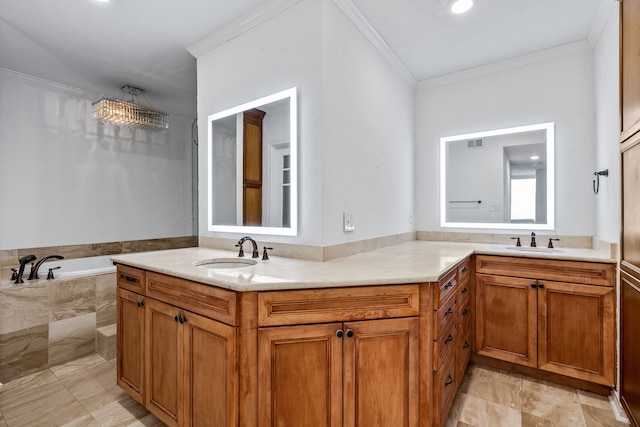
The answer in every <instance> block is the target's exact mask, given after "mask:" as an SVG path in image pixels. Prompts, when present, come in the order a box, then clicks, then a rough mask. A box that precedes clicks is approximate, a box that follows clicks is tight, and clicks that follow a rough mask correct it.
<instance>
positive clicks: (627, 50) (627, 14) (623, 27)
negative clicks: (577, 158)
mask: <svg viewBox="0 0 640 427" xmlns="http://www.w3.org/2000/svg"><path fill="white" fill-rule="evenodd" d="M639 74H640V3H638V2H637V1H621V2H620V119H621V123H620V132H621V135H620V141H624V140H625V139H627V138H628V137H629V136H631V135H632V134H634V133H635V132H637V131H638V130H639V129H640V78H638V75H639Z"/></svg>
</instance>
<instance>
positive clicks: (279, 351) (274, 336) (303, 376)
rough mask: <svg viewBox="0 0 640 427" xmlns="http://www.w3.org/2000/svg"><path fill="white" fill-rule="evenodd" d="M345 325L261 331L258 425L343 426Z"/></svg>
mask: <svg viewBox="0 0 640 427" xmlns="http://www.w3.org/2000/svg"><path fill="white" fill-rule="evenodd" d="M338 330H342V324H341V323H331V324H321V325H304V326H281V327H277V328H265V329H260V330H259V331H258V389H259V393H258V394H259V397H258V399H259V402H258V425H259V426H260V427H278V426H294V425H295V426H314V427H323V426H327V427H329V426H330V427H339V426H342V404H343V402H342V396H343V393H342V343H343V339H344V338H339V337H338V336H337V335H336V331H338Z"/></svg>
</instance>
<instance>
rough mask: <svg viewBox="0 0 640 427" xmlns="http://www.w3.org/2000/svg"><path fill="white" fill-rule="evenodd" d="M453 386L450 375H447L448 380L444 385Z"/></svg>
mask: <svg viewBox="0 0 640 427" xmlns="http://www.w3.org/2000/svg"><path fill="white" fill-rule="evenodd" d="M450 384H453V377H452V376H451V374H449V378H447V382H446V383H444V385H450Z"/></svg>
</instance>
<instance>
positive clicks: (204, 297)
mask: <svg viewBox="0 0 640 427" xmlns="http://www.w3.org/2000/svg"><path fill="white" fill-rule="evenodd" d="M146 282H147V284H146V289H147V296H148V297H150V298H154V299H157V300H160V301H163V302H166V303H167V304H171V305H174V306H176V307H182V308H184V309H185V310H189V311H191V312H193V313H197V314H201V315H203V316H206V317H209V318H211V319H215V320H219V321H221V322H224V323H227V324H229V325H237V324H238V319H237V294H236V292H234V291H229V290H227V289H221V288H217V287H215V286H211V285H205V284H203V283H197V282H192V281H190V280H185V279H180V278H177V277H171V276H166V275H164V274H159V273H154V272H151V271H150V272H148V273H147V276H146Z"/></svg>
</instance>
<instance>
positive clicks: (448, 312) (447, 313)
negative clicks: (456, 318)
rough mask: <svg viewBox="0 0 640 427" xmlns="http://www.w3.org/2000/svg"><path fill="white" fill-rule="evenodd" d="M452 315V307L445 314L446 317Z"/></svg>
mask: <svg viewBox="0 0 640 427" xmlns="http://www.w3.org/2000/svg"><path fill="white" fill-rule="evenodd" d="M450 314H453V309H452V308H451V307H449V309H448V310H447V311H445V312H444V317H447V316H448V315H450Z"/></svg>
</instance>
